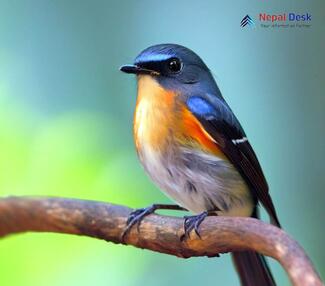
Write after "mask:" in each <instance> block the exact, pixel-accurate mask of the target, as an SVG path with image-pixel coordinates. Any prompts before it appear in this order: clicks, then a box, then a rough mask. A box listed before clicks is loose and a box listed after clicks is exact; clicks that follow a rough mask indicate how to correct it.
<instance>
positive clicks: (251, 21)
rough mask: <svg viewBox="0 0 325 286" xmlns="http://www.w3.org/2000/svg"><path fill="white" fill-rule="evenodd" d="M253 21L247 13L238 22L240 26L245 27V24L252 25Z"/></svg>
mask: <svg viewBox="0 0 325 286" xmlns="http://www.w3.org/2000/svg"><path fill="white" fill-rule="evenodd" d="M254 24H255V23H254V21H253V19H252V18H251V17H250V16H249V15H246V16H245V17H244V18H243V19H242V20H241V22H240V26H241V27H245V26H247V25H248V26H251V27H252V26H254Z"/></svg>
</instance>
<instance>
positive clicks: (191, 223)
mask: <svg viewBox="0 0 325 286" xmlns="http://www.w3.org/2000/svg"><path fill="white" fill-rule="evenodd" d="M217 215H218V214H217V213H216V211H204V212H202V213H200V214H198V215H193V216H184V234H183V235H182V236H181V241H184V240H185V239H187V238H189V237H190V233H191V231H192V230H194V232H195V233H196V235H197V236H198V237H199V238H201V235H200V232H199V227H200V225H201V223H202V222H203V221H204V219H205V218H206V217H207V216H217Z"/></svg>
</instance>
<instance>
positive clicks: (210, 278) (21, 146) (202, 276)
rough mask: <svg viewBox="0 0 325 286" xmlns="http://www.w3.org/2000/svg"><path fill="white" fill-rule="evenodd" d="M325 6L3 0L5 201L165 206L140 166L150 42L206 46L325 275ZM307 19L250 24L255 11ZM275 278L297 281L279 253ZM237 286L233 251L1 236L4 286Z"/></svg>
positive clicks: (283, 214) (202, 50)
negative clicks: (177, 252)
mask: <svg viewBox="0 0 325 286" xmlns="http://www.w3.org/2000/svg"><path fill="white" fill-rule="evenodd" d="M324 3H325V2H324V1H321V0H319V1H299V3H298V1H277V0H273V1H257V0H254V1H253V0H251V1H216V0H213V1H201V2H200V1H188V0H187V1H170V0H168V1H149V0H148V1H145V0H140V1H126V0H124V1H81V0H80V1H73V0H70V1H64V0H54V1H52V0H39V1H37V0H30V1H23V0H21V1H18V0H8V1H5V0H0V148H1V149H0V150H1V153H0V154H1V155H0V196H8V195H44V196H64V197H73V198H83V199H91V200H100V201H109V202H113V203H118V204H124V205H129V206H131V207H142V206H146V205H149V204H151V203H153V202H169V200H168V199H167V198H166V197H165V196H164V195H162V194H161V193H160V192H159V190H158V189H157V188H156V187H155V186H154V185H153V184H152V183H151V181H150V180H149V179H148V178H147V176H146V175H145V173H144V172H143V170H142V168H141V166H140V164H139V163H138V161H137V158H136V154H135V151H134V147H133V141H132V117H133V108H134V105H135V100H136V97H135V92H136V82H135V78H134V77H132V76H127V75H125V74H122V73H120V72H119V71H118V68H119V66H120V65H122V64H125V63H131V62H132V60H133V58H134V57H135V56H136V55H137V54H138V53H139V52H140V51H141V50H142V49H144V48H146V47H147V46H149V45H152V44H157V43H164V42H172V43H179V44H182V45H185V46H188V47H190V48H192V49H193V50H194V51H196V52H197V53H199V54H200V55H201V56H202V58H203V59H204V60H205V61H206V62H207V63H208V65H209V67H210V68H211V70H212V71H213V72H214V74H215V77H216V80H217V82H218V84H219V86H220V88H221V91H222V92H223V95H224V97H225V98H226V99H227V101H228V102H229V104H230V105H231V107H232V108H233V110H234V111H235V113H236V114H237V116H238V117H239V119H240V121H241V122H242V124H243V126H244V128H245V130H246V131H247V133H248V136H249V138H250V141H251V143H252V145H253V146H254V148H255V150H256V152H257V154H258V156H259V158H260V161H261V164H262V166H263V169H264V171H265V174H266V177H267V178H268V181H269V185H270V188H271V194H272V197H273V199H274V202H275V205H276V207H277V209H278V213H279V217H280V219H281V221H282V224H283V226H284V228H285V229H286V231H287V232H289V233H290V234H291V235H292V236H293V237H295V238H296V239H297V240H298V241H299V242H300V244H301V245H302V246H303V247H304V248H305V250H306V251H307V253H308V254H309V255H310V257H311V259H312V260H313V262H314V264H315V265H316V267H317V269H318V270H319V271H320V273H321V275H322V276H323V278H324V277H325V251H324V235H325V231H324V218H325V207H324V203H325V195H324V194H325V191H324V187H325V179H324V177H325V176H324V159H325V158H324V155H325V152H324V151H325V150H324V140H325V137H324V122H325V115H324V104H325V100H324V96H325V95H324V90H325V77H324V74H325V70H324V67H325V57H324V51H325V25H324V23H325V5H324ZM260 12H267V13H284V12H296V13H306V12H309V13H310V14H312V23H311V24H312V26H311V27H310V28H300V29H299V28H295V29H262V28H260V27H258V24H257V26H256V27H255V28H245V29H243V28H241V27H240V26H239V23H240V21H241V19H242V18H243V16H245V15H246V14H249V15H251V16H252V17H253V18H254V17H255V18H256V15H258V13H260ZM270 263H271V266H272V269H273V271H274V273H275V276H276V280H277V281H278V282H279V285H289V282H288V279H287V278H286V275H285V273H284V272H283V270H282V269H281V267H280V266H279V265H278V264H277V263H276V262H274V261H270ZM176 284H177V285H178V286H182V285H184V286H185V285H186V286H191V285H198V284H206V285H231V286H232V285H238V280H237V277H236V274H235V272H234V270H233V267H232V265H231V260H230V258H229V255H222V256H221V258H217V259H208V258H193V259H188V260H182V259H178V258H175V257H171V256H167V255H163V254H156V253H152V252H149V251H145V250H139V249H135V248H133V247H126V246H119V245H113V244H109V243H106V242H104V241H99V240H95V239H90V238H85V237H74V236H69V235H61V234H21V235H14V236H10V237H7V238H5V239H1V240H0V285H3V286H6V285H24V286H28V285H33V286H38V285H48V286H52V285H53V286H54V285H69V286H70V285H79V286H83V285H99V286H101V285H123V286H124V285H130V286H136V285H156V286H160V285H161V286H162V285H176Z"/></svg>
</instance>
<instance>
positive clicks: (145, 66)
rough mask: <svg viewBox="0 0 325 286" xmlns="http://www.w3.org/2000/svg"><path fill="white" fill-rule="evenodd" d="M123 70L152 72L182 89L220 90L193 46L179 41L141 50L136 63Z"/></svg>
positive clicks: (166, 84) (167, 86) (162, 81)
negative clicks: (192, 48)
mask: <svg viewBox="0 0 325 286" xmlns="http://www.w3.org/2000/svg"><path fill="white" fill-rule="evenodd" d="M121 71H123V72H126V73H133V74H137V75H141V74H149V75H151V76H152V77H153V78H154V79H155V80H157V81H158V82H159V84H160V85H161V86H162V87H164V88H165V89H171V90H174V91H179V92H182V93H188V92H189V91H191V92H193V90H198V91H200V92H201V93H202V92H209V93H216V92H217V93H219V89H218V87H217V85H216V83H215V81H214V79H213V77H212V75H211V72H210V70H209V68H208V67H207V66H206V64H205V63H204V62H203V61H202V59H201V58H200V57H199V56H198V55H197V54H195V53H194V52H193V51H192V50H190V49H188V48H185V47H183V46H180V45H176V44H160V45H155V46H151V47H149V48H147V49H145V50H144V51H142V52H141V53H140V54H139V55H138V56H137V57H136V59H135V61H134V64H133V65H126V66H122V67H121Z"/></svg>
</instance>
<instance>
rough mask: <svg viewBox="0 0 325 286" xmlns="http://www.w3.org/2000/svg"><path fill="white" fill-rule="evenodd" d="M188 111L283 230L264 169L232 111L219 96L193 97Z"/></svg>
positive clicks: (188, 100) (188, 104)
mask: <svg viewBox="0 0 325 286" xmlns="http://www.w3.org/2000/svg"><path fill="white" fill-rule="evenodd" d="M186 104H187V108H188V109H189V110H190V111H191V112H192V114H193V115H194V116H195V117H196V118H197V119H198V120H199V122H200V123H201V124H202V126H203V127H204V129H205V130H206V131H207V132H208V134H209V135H210V136H211V137H212V138H213V139H214V140H215V142H216V144H217V145H218V146H219V148H220V149H221V150H222V152H223V153H224V154H225V155H226V157H227V158H228V159H229V161H230V162H231V163H232V164H233V165H234V166H235V167H236V168H237V170H238V171H239V173H240V174H241V176H242V177H243V178H244V180H245V181H246V183H247V184H248V185H249V187H250V189H251V190H252V192H253V195H254V197H255V198H256V199H257V200H258V201H260V202H261V203H262V205H263V206H264V207H265V209H266V210H267V212H268V213H269V215H270V217H271V221H272V222H273V223H274V224H276V225H278V226H280V223H279V220H278V217H277V214H276V211H275V208H274V205H273V202H272V199H271V197H270V195H269V188H268V185H267V182H266V179H265V177H264V174H263V171H262V168H261V166H260V164H259V162H258V159H257V157H256V155H255V152H254V150H253V148H252V146H251V145H250V143H249V141H248V139H247V137H246V134H245V132H244V130H243V128H242V127H241V125H240V123H239V121H238V120H237V118H236V117H235V115H234V114H233V112H232V110H231V109H230V107H229V106H228V105H227V104H226V103H225V102H224V101H223V100H222V99H219V98H218V97H216V96H212V95H206V96H205V97H201V96H191V97H189V98H188V99H187V101H186Z"/></svg>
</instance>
